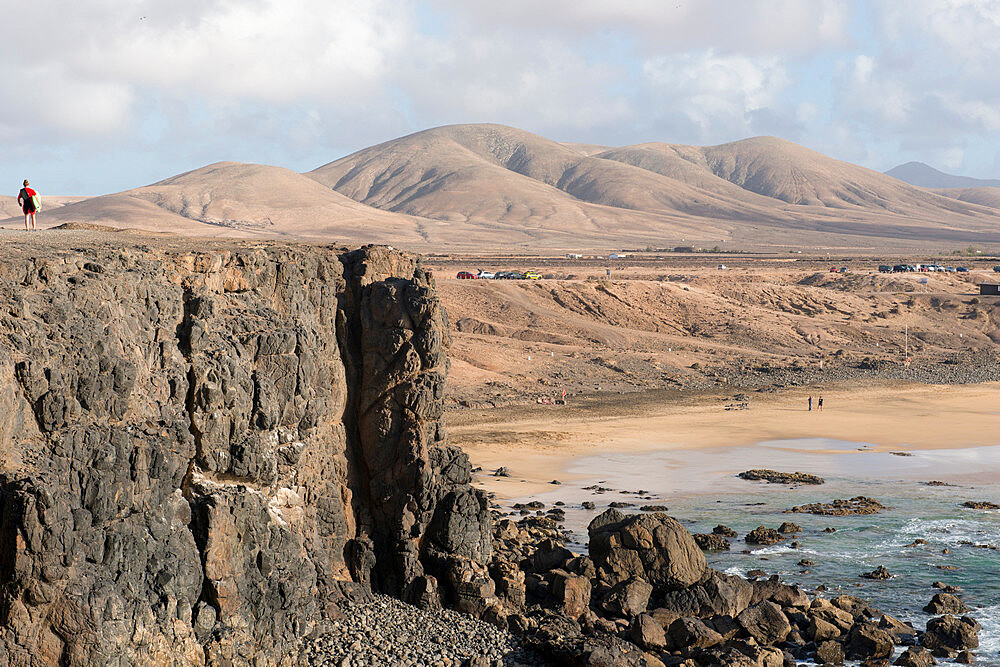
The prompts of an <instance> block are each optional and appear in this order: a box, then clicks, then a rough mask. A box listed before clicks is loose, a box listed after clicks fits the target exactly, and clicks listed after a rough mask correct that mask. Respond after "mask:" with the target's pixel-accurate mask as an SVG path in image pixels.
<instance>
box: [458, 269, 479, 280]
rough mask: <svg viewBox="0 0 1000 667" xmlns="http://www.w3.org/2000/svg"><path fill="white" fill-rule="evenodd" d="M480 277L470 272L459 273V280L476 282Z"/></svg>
mask: <svg viewBox="0 0 1000 667" xmlns="http://www.w3.org/2000/svg"><path fill="white" fill-rule="evenodd" d="M478 277H479V276H477V275H476V274H475V273H469V272H468V271H459V272H458V279H459V280H475V279H476V278H478Z"/></svg>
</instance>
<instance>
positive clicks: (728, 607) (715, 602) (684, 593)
mask: <svg viewBox="0 0 1000 667" xmlns="http://www.w3.org/2000/svg"><path fill="white" fill-rule="evenodd" d="M756 593H757V591H756V590H755V588H754V585H753V584H751V583H750V582H749V581H747V580H746V579H744V578H743V577H737V576H730V575H726V574H722V573H720V572H716V571H715V570H713V569H711V568H709V570H708V573H707V574H706V576H705V577H704V579H702V581H699V582H698V583H697V584H694V585H693V586H689V587H687V588H683V589H681V590H676V591H670V592H669V593H666V594H665V595H664V596H663V599H662V601H661V609H666V610H667V611H669V612H672V613H674V614H676V616H677V617H682V616H695V617H697V618H710V617H712V616H718V615H725V616H733V617H735V616H737V615H738V614H739V613H740V612H741V611H743V610H744V609H746V608H747V607H749V606H750V605H751V604H753V603H754V601H755V600H754V598H755V595H756ZM757 601H758V602H759V600H757Z"/></svg>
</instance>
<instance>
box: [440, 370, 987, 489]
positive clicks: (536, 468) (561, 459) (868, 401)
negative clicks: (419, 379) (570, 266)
mask: <svg viewBox="0 0 1000 667" xmlns="http://www.w3.org/2000/svg"><path fill="white" fill-rule="evenodd" d="M810 395H812V396H813V398H814V405H813V411H812V412H809V411H808V410H807V399H808V397H809V396H810ZM734 396H735V393H716V392H713V393H708V392H706V393H701V394H697V395H694V396H692V395H687V396H682V395H680V394H678V393H676V392H674V393H670V392H648V393H645V394H636V395H621V396H613V397H610V398H609V397H604V398H602V397H593V398H590V399H587V400H586V401H583V402H580V403H579V404H575V405H574V404H571V405H568V406H547V405H528V406H515V407H509V408H502V409H493V410H466V411H460V412H458V411H456V412H451V413H449V415H448V425H449V433H450V437H451V441H452V442H453V443H454V444H457V445H459V446H461V447H462V448H463V449H464V450H465V451H466V452H467V453H468V454H469V456H470V458H471V459H472V462H473V465H475V466H481V467H482V468H483V474H481V475H480V476H479V482H480V484H481V486H483V487H484V488H485V489H487V490H489V491H492V492H494V493H496V494H497V496H499V497H501V498H513V497H521V496H526V495H531V494H535V493H541V492H544V491H548V490H552V486H551V485H550V482H551V481H552V480H560V481H567V480H571V479H573V475H572V474H571V473H570V472H569V469H570V468H571V465H572V463H573V462H574V461H576V460H578V459H581V458H583V457H588V456H593V455H598V454H608V453H621V454H625V453H633V454H634V453H643V452H654V451H673V450H705V449H709V448H725V447H739V446H747V445H751V444H754V443H758V442H764V441H774V440H793V439H806V438H823V439H832V440H840V441H850V442H859V443H868V444H870V445H871V447H870V450H871V451H875V452H888V451H908V450H918V449H958V448H969V447H977V446H986V445H996V444H1000V429H998V426H1000V383H989V384H979V385H949V386H944V385H931V386H928V385H907V384H902V385H888V386H866V387H840V388H834V389H830V390H825V389H823V390H821V389H817V388H794V389H788V390H784V391H780V392H775V393H752V394H749V399H748V402H749V408H748V409H729V410H727V409H726V407H727V406H734V405H738V404H739V403H741V402H743V401H742V400H736V399H735V398H734ZM819 396H823V398H824V410H823V411H822V412H820V411H818V410H817V406H816V403H817V402H818V400H817V399H818V398H819ZM942 415H947V416H948V418H947V419H944V418H942ZM829 453H835V452H834V451H831V452H829ZM500 466H506V467H507V468H508V470H509V471H510V477H493V476H492V475H491V474H489V473H491V472H492V471H493V470H495V469H496V468H498V467H500Z"/></svg>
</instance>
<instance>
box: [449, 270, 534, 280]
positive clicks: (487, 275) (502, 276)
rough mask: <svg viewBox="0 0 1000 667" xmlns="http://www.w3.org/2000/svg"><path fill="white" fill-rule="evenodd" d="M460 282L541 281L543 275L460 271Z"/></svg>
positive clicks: (513, 272)
mask: <svg viewBox="0 0 1000 667" xmlns="http://www.w3.org/2000/svg"><path fill="white" fill-rule="evenodd" d="M457 278H458V279H459V280H541V279H542V274H540V273H538V272H537V271H524V272H523V273H522V272H521V271H497V272H496V273H494V272H493V271H483V270H480V271H479V272H478V273H472V272H471V271H459V272H458V276H457Z"/></svg>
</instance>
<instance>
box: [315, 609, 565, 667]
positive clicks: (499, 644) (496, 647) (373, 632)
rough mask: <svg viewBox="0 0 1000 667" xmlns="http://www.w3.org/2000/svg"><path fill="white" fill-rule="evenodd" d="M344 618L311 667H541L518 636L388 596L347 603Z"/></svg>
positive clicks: (324, 637)
mask: <svg viewBox="0 0 1000 667" xmlns="http://www.w3.org/2000/svg"><path fill="white" fill-rule="evenodd" d="M343 611H344V616H343V618H341V619H340V620H338V621H333V622H331V623H330V626H329V631H328V632H324V633H322V634H320V635H319V636H317V637H316V638H315V639H313V640H312V642H311V644H310V645H309V647H308V648H307V649H306V655H307V658H308V664H310V665H322V666H324V667H325V666H328V665H329V666H334V667H361V666H362V665H365V666H367V665H393V666H395V665H399V666H400V667H464V666H465V665H471V666H473V667H519V666H524V667H541V666H543V665H545V664H546V663H545V662H544V661H543V660H541V659H539V658H538V657H537V656H535V655H534V654H533V653H532V652H530V651H528V650H527V649H525V648H523V647H522V646H521V643H520V641H519V640H518V638H517V637H515V636H514V635H512V634H510V633H509V632H506V631H504V630H500V629H499V628H497V627H495V626H493V625H490V624H489V623H485V622H483V621H480V620H477V619H475V618H472V617H471V616H467V615H465V614H460V613H457V612H454V611H450V610H443V611H433V612H431V611H424V610H421V609H417V608H416V607H413V606H410V605H408V604H405V603H403V602H400V601H399V600H396V599H394V598H391V597H387V596H384V595H376V596H374V598H373V599H372V600H370V601H366V602H352V603H346V604H345V606H344V607H343Z"/></svg>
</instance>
